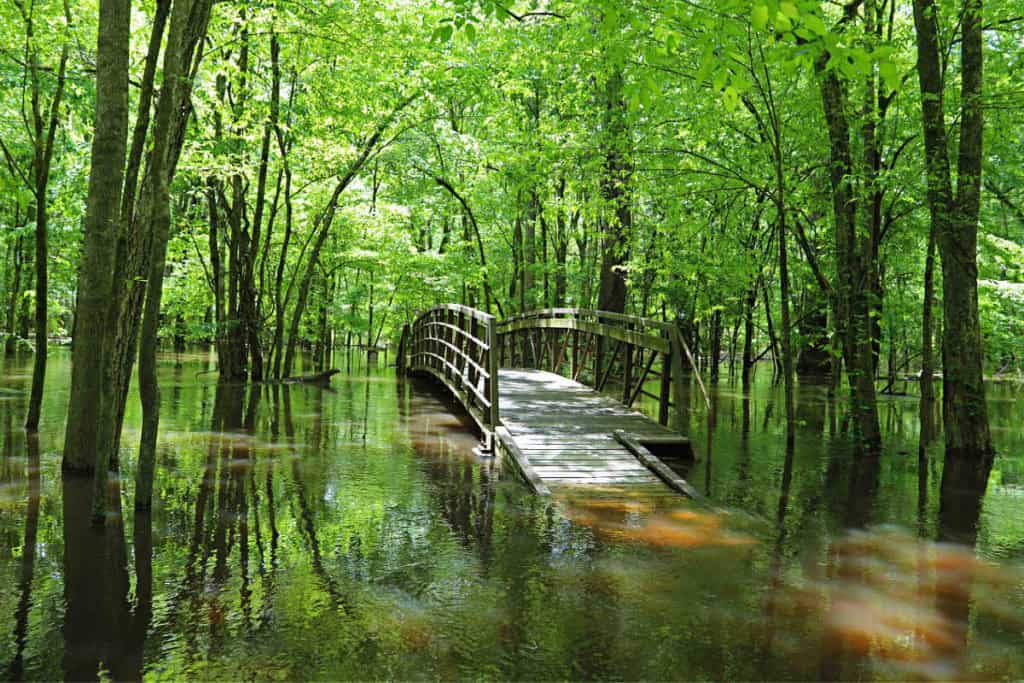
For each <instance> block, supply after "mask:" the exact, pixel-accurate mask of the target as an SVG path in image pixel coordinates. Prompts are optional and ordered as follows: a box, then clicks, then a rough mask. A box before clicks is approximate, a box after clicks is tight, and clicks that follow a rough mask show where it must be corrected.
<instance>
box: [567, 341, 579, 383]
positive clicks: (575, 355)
mask: <svg viewBox="0 0 1024 683" xmlns="http://www.w3.org/2000/svg"><path fill="white" fill-rule="evenodd" d="M579 367H580V331H579V330H573V331H572V368H571V372H570V374H569V376H570V377H572V378H573V379H576V375H577V373H579V369H578V368H579Z"/></svg>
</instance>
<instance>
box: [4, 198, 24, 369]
mask: <svg viewBox="0 0 1024 683" xmlns="http://www.w3.org/2000/svg"><path fill="white" fill-rule="evenodd" d="M18 219H19V216H18V212H15V215H14V223H15V225H17V223H18ZM23 243H24V240H23V239H22V238H21V237H18V238H17V239H16V240H15V241H14V249H13V253H12V256H11V258H12V259H13V261H14V276H13V277H12V279H11V290H10V301H9V303H8V306H7V339H6V340H4V353H5V354H6V355H8V356H13V355H14V354H15V353H16V352H17V350H18V334H17V329H18V301H19V300H20V298H21V271H22V266H23V262H24V257H23V256H22V253H23V251H24V247H23Z"/></svg>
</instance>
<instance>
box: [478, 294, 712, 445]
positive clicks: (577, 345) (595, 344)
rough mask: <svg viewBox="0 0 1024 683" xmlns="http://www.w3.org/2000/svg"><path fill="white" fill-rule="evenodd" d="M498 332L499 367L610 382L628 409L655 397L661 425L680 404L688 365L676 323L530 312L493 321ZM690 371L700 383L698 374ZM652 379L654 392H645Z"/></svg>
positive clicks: (566, 311)
mask: <svg viewBox="0 0 1024 683" xmlns="http://www.w3.org/2000/svg"><path fill="white" fill-rule="evenodd" d="M498 335H499V338H500V340H501V343H500V348H501V366H502V367H521V368H522V367H528V368H536V369H539V370H550V371H551V372H555V373H558V374H566V375H567V376H569V377H570V378H572V379H573V380H576V381H579V382H583V383H585V384H589V385H590V386H592V387H593V388H594V389H597V390H598V391H605V390H606V389H607V387H608V385H609V382H613V383H614V384H615V385H617V386H619V387H620V388H621V399H622V402H623V403H624V404H625V405H626V406H628V407H631V406H632V405H633V404H634V403H636V401H637V399H639V398H640V396H647V397H649V398H652V399H654V400H656V401H658V421H659V422H660V423H661V424H663V425H667V424H668V422H669V410H670V408H671V407H673V406H676V407H677V409H680V406H681V402H680V401H679V400H678V399H677V398H676V397H679V396H682V395H683V392H684V390H685V385H684V382H685V378H684V374H683V367H684V366H683V364H684V363H689V365H690V366H691V367H692V365H693V358H692V356H691V355H690V351H689V349H688V348H687V346H686V343H685V342H684V341H683V339H682V336H681V335H680V333H679V328H678V326H677V325H676V324H674V323H672V322H663V321H659V320H651V319H650V318H640V317H637V316H632V315H623V314H621V313H608V312H606V311H588V310H580V309H575V308H549V309H544V310H539V311H531V312H529V313H525V314H523V315H519V316H515V317H513V318H509V319H507V320H504V321H502V322H501V323H499V324H498ZM694 375H695V376H696V378H697V381H698V382H700V381H701V380H700V375H699V374H697V373H694ZM655 379H657V393H656V394H655V393H653V392H651V391H649V390H648V387H649V385H650V384H651V382H652V381H653V380H655ZM701 390H702V391H704V387H703V384H702V385H701ZM704 393H705V396H706V393H707V392H706V391H705V392H704Z"/></svg>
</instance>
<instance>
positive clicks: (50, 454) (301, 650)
mask: <svg viewBox="0 0 1024 683" xmlns="http://www.w3.org/2000/svg"><path fill="white" fill-rule="evenodd" d="M54 356H55V357H54V358H53V360H52V361H51V365H50V373H49V377H48V383H47V395H46V401H45V405H44V420H43V431H42V432H41V433H40V435H39V438H38V439H37V440H36V439H31V440H26V437H25V434H24V432H23V431H22V430H21V429H20V426H21V421H22V419H23V415H24V409H25V402H26V397H27V390H28V381H29V366H28V362H29V359H23V360H22V361H8V363H7V365H6V367H5V368H4V370H3V375H2V380H0V443H2V450H0V585H2V586H3V590H2V591H0V667H4V669H3V674H4V676H5V677H6V678H13V679H18V678H25V679H59V678H64V677H67V678H74V679H83V678H94V677H96V675H97V674H100V673H102V674H103V675H105V676H110V677H113V678H117V679H131V678H139V677H141V676H143V675H146V676H150V677H155V678H171V679H184V678H200V679H237V678H247V679H252V678H259V679H307V678H316V679H344V678H349V679H351V678H358V679H377V678H399V679H420V678H430V679H433V678H438V677H445V678H518V679H557V678H620V679H622V678H624V679H716V680H727V679H825V678H843V679H851V678H861V679H863V678H879V679H907V678H911V679H920V678H934V679H951V678H955V679H963V678H984V679H991V678H1009V679H1019V678H1022V677H1024V514H1022V512H1024V507H1022V505H1024V457H1022V455H1021V454H1022V453H1024V427H1022V425H1021V423H1022V421H1024V407H1022V406H1021V404H1019V403H1017V402H1016V399H1017V398H1018V395H1019V394H1020V392H1021V391H1022V389H1021V388H1020V387H1017V386H1013V385H1002V386H993V387H991V393H990V395H991V411H992V419H993V424H994V425H995V434H996V437H997V440H998V445H999V449H1000V453H1001V456H1000V458H999V459H998V460H997V461H996V464H995V467H994V469H993V472H992V474H991V477H990V483H989V487H988V492H987V494H986V496H985V498H984V500H983V501H981V509H980V513H979V512H978V508H977V504H978V502H979V501H978V498H977V496H976V495H972V494H971V492H970V491H969V490H957V489H951V490H950V491H947V493H946V494H945V495H943V493H942V487H941V481H942V459H941V456H940V452H939V450H937V449H935V448H934V447H933V448H932V449H931V450H928V451H926V452H925V453H924V454H923V456H922V457H919V452H918V442H917V429H918V428H917V415H916V409H917V402H916V400H915V399H911V398H891V399H886V400H885V401H884V403H883V406H882V416H883V426H884V429H885V432H886V450H885V452H884V454H883V455H882V456H881V458H879V459H877V460H869V461H866V462H861V464H856V463H857V462H859V461H858V460H857V459H856V458H855V456H854V454H853V453H852V452H851V451H850V449H849V447H848V446H846V445H845V444H846V439H845V438H844V437H843V436H842V431H843V419H842V405H841V404H840V405H839V406H836V405H834V404H832V403H830V402H829V401H828V400H827V398H826V396H825V394H824V392H823V391H822V390H820V389H819V388H816V387H802V388H801V390H800V396H799V419H800V424H799V426H798V428H797V434H796V438H795V440H794V443H793V447H792V448H787V446H786V438H785V427H784V424H783V422H782V421H780V419H779V413H780V411H781V409H782V402H781V397H780V396H779V395H778V393H777V390H776V389H775V388H774V387H772V386H771V384H770V382H769V381H767V378H759V382H758V384H757V386H756V388H755V390H754V391H753V392H752V395H751V396H750V397H744V396H743V395H742V394H741V393H740V392H739V391H738V390H736V389H734V388H728V387H727V386H723V387H722V388H721V389H719V390H718V391H717V392H716V394H715V396H714V403H715V407H716V411H715V417H714V418H713V419H709V418H708V415H707V412H706V411H705V410H702V409H700V406H695V409H694V412H693V414H692V416H691V426H690V429H691V432H692V436H693V439H694V442H695V444H696V446H697V452H698V456H699V458H698V460H697V462H696V463H694V464H693V465H692V467H690V469H689V471H688V473H687V476H688V478H689V480H690V481H691V483H692V484H693V485H694V486H695V487H697V488H698V489H699V490H700V491H701V492H702V493H704V494H705V495H707V496H708V498H709V504H708V505H696V504H693V503H689V502H687V501H683V500H680V499H677V498H674V497H667V496H666V497H660V498H641V497H635V496H631V495H630V494H629V493H628V492H623V491H615V490H594V489H587V490H577V491H574V492H567V493H565V494H563V495H560V496H557V497H556V498H555V499H553V500H545V499H540V498H536V497H533V496H531V495H529V494H528V493H527V492H526V490H525V489H524V487H523V486H521V485H520V484H519V483H518V482H517V481H516V479H515V478H514V477H513V476H511V474H509V473H503V472H502V468H501V464H500V462H493V461H487V460H480V459H478V458H476V457H475V456H474V455H473V454H472V449H473V447H474V446H475V445H476V443H477V441H476V439H475V437H474V436H473V435H472V433H471V431H470V430H468V429H467V427H466V426H465V425H464V424H463V423H462V422H461V421H460V420H459V419H458V418H456V417H453V416H452V414H451V413H450V412H448V410H447V406H446V403H445V402H444V399H443V397H441V396H438V395H437V394H434V393H430V392H429V391H428V390H427V389H426V388H424V387H423V386H421V385H411V384H406V383H398V382H396V380H395V378H394V375H393V373H392V372H391V371H389V370H384V369H382V370H372V371H366V370H365V369H364V370H357V371H354V372H353V373H352V374H350V375H341V376H338V377H336V378H335V380H334V382H333V390H332V391H325V390H322V389H318V388H315V387H306V386H293V387H290V388H286V387H279V388H278V390H277V391H276V392H274V391H272V390H271V389H269V388H264V389H263V391H261V392H257V393H255V394H253V393H252V392H249V391H247V390H246V389H244V388H241V387H224V386H222V387H218V386H217V384H216V383H215V382H214V379H213V377H214V376H212V375H197V373H199V372H200V371H201V370H203V369H205V368H206V367H207V365H208V363H209V359H208V358H207V357H206V356H204V355H199V354H197V355H193V356H181V357H178V358H177V359H175V358H173V357H168V358H166V359H165V361H164V363H163V366H162V369H161V374H162V378H161V381H162V386H163V387H164V403H163V416H162V422H161V438H160V469H159V474H158V481H157V486H156V498H157V500H156V503H155V508H154V510H153V512H152V514H151V515H136V514H135V513H134V512H132V499H133V498H132V496H133V490H132V489H133V485H132V481H133V477H134V448H135V443H136V442H137V439H138V431H137V427H138V424H139V415H138V409H137V407H136V405H135V403H136V402H135V399H134V398H133V400H132V406H131V408H130V410H129V414H128V417H127V424H126V431H125V435H124V444H125V446H124V448H125V452H124V454H123V466H122V470H123V472H122V476H121V482H120V484H121V500H122V508H123V511H124V512H123V514H118V513H117V511H115V512H114V513H112V514H111V515H110V518H109V519H108V524H107V528H106V529H105V530H104V531H102V532H96V531H94V530H93V529H92V528H91V527H90V526H89V524H88V515H87V506H88V500H87V495H88V490H87V486H88V485H86V486H85V489H86V490H81V489H80V485H78V484H75V483H74V482H71V483H68V484H64V483H62V480H61V476H60V454H59V451H60V448H61V447H62V430H63V419H64V411H65V409H66V404H67V389H66V387H67V384H68V371H69V367H68V362H67V356H66V355H63V354H62V353H61V352H54ZM175 360H177V361H178V362H177V363H176V362H175ZM954 541H959V542H960V543H962V542H964V541H966V542H967V543H968V544H969V545H961V544H958V543H955V542H954Z"/></svg>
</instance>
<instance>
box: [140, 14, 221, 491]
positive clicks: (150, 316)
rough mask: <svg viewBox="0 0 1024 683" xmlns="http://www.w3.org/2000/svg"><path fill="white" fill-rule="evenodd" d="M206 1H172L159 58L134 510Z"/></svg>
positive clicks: (149, 483) (151, 426) (153, 432)
mask: <svg viewBox="0 0 1024 683" xmlns="http://www.w3.org/2000/svg"><path fill="white" fill-rule="evenodd" d="M204 1H205V0H176V1H175V3H174V7H173V9H172V10H171V20H170V28H169V29H168V36H167V49H166V50H165V52H164V70H163V86H162V87H161V89H160V99H159V101H158V103H157V109H156V118H155V120H154V122H153V150H152V152H151V154H152V156H151V161H150V167H149V170H150V173H151V174H152V178H153V182H154V192H153V202H152V214H151V217H150V226H151V227H150V230H151V231H152V239H151V243H150V256H149V273H148V277H147V278H146V302H145V306H144V307H143V314H142V327H141V331H140V332H141V333H140V338H139V397H140V398H141V401H142V435H141V437H140V439H139V466H138V471H137V473H136V479H135V508H136V509H138V510H148V509H149V507H150V505H151V502H152V493H153V476H154V470H155V467H156V438H157V432H158V430H159V425H160V387H159V384H158V382H157V372H156V351H157V346H158V343H159V341H158V339H157V331H158V329H159V325H160V302H161V299H162V297H163V283H164V269H165V265H166V258H167V242H168V240H169V237H170V226H171V205H170V188H169V186H170V175H171V174H170V172H169V169H170V168H171V166H170V164H171V159H170V155H171V149H170V148H171V146H172V144H173V138H172V133H173V127H174V125H175V123H176V116H175V114H176V113H177V109H178V103H179V100H180V94H181V93H182V92H183V90H184V85H183V82H184V80H185V79H186V76H187V74H186V73H185V64H186V63H187V56H186V51H187V50H188V33H187V29H188V23H189V22H188V20H189V15H190V14H191V12H192V11H193V5H195V4H196V3H197V2H198V3H202V2H204Z"/></svg>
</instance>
